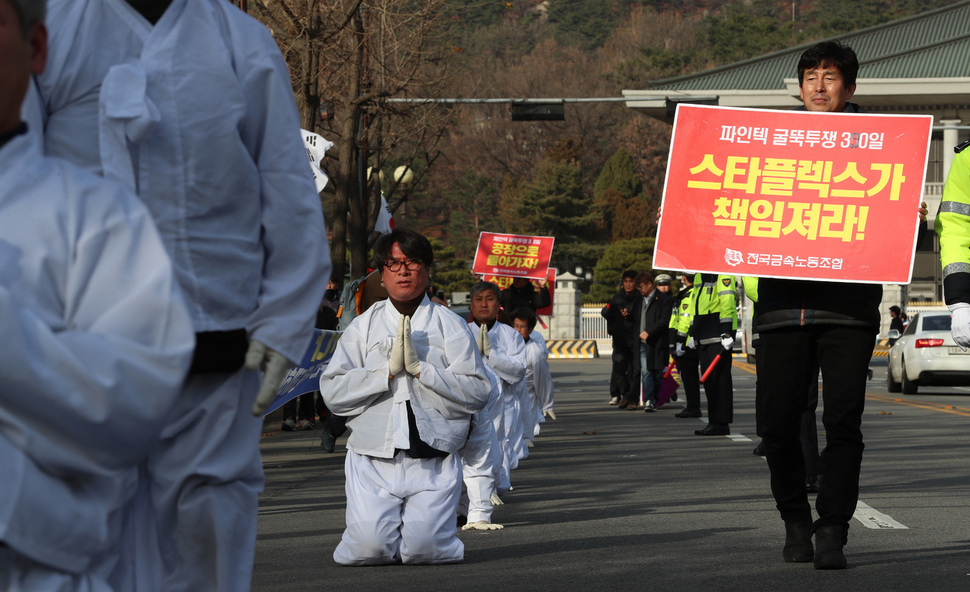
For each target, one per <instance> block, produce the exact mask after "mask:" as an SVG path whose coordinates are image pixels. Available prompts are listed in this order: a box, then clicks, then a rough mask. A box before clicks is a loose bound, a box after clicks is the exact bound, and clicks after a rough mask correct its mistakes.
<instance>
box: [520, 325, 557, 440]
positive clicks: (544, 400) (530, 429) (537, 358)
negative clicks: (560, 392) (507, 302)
mask: <svg viewBox="0 0 970 592" xmlns="http://www.w3.org/2000/svg"><path fill="white" fill-rule="evenodd" d="M537 321H538V318H537V317H536V314H535V312H534V311H532V309H528V308H520V309H517V310H515V311H513V312H512V328H514V329H515V330H516V331H518V332H519V335H521V336H522V339H523V340H524V341H525V357H526V372H525V382H526V385H527V387H528V392H529V396H528V397H526V401H528V407H529V408H530V411H529V413H528V414H524V415H523V417H525V418H528V419H529V420H530V423H529V425H526V427H525V438H526V439H527V440H529V441H530V442H531V441H534V440H535V437H536V436H538V435H539V424H541V423H543V422H544V421H545V417H546V416H547V415H550V416H552V417H553V419H555V412H554V411H553V409H552V407H553V389H552V372H550V371H549V360H548V358H549V352H548V350H546V342H545V339H543V338H542V336H541V335H540V334H539V332H538V331H536V330H535V327H536V322H537Z"/></svg>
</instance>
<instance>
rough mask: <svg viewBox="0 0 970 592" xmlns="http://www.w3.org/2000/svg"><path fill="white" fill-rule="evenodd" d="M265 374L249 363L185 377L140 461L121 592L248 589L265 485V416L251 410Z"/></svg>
mask: <svg viewBox="0 0 970 592" xmlns="http://www.w3.org/2000/svg"><path fill="white" fill-rule="evenodd" d="M259 381H260V376H259V374H258V373H256V372H254V371H251V370H245V369H242V370H239V371H237V372H235V373H232V374H197V375H190V376H189V377H188V378H186V381H185V386H184V388H183V391H182V394H181V395H180V397H179V403H178V407H177V408H176V409H175V411H174V412H173V413H172V415H171V416H170V420H169V421H168V425H167V426H166V427H165V430H164V431H163V432H162V435H161V438H160V440H159V443H158V445H157V446H156V447H155V448H154V449H153V450H152V452H151V453H150V455H149V458H148V460H147V461H146V462H145V463H143V464H142V467H141V471H142V475H141V477H142V478H141V479H140V483H139V491H138V494H137V495H136V496H135V499H134V501H133V503H132V505H131V508H130V512H129V519H128V520H127V523H126V526H125V537H126V539H127V542H128V544H126V545H122V548H123V549H125V553H126V554H125V555H123V556H122V561H121V562H120V564H119V565H120V568H121V569H120V570H119V571H118V572H117V573H116V574H115V575H114V576H113V577H112V584H113V585H114V586H115V588H117V589H118V590H119V592H120V591H122V590H137V591H138V592H142V591H143V590H144V591H149V592H151V591H153V590H158V591H163V592H175V591H179V592H182V591H184V592H198V591H200V590H206V591H207V592H240V591H246V590H249V587H250V584H251V581H252V565H253V558H254V556H255V551H256V523H257V517H258V513H259V493H260V492H261V491H262V489H263V467H262V462H261V460H260V455H259V440H260V434H261V432H262V425H263V420H262V418H259V417H253V414H252V412H251V408H252V404H253V401H254V400H255V398H256V391H257V390H258V388H259ZM131 578H134V583H132V580H131Z"/></svg>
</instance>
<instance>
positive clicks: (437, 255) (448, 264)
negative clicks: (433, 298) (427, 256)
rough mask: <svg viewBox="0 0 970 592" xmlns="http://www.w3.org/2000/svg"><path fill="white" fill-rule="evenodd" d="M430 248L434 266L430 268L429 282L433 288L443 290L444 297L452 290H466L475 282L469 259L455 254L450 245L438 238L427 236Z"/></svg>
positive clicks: (448, 295) (449, 294) (447, 296)
mask: <svg viewBox="0 0 970 592" xmlns="http://www.w3.org/2000/svg"><path fill="white" fill-rule="evenodd" d="M428 241H429V242H430V243H431V250H432V251H433V252H434V267H433V269H432V270H431V282H432V284H433V286H434V289H435V290H443V291H444V293H445V298H446V299H447V298H449V297H450V296H451V293H452V292H467V291H468V290H470V289H471V287H472V285H473V284H474V283H475V281H476V279H475V276H473V275H472V273H471V260H470V259H464V258H462V257H459V256H458V255H457V252H456V250H455V248H454V247H452V246H445V244H444V243H443V242H442V241H441V239H439V238H429V239H428Z"/></svg>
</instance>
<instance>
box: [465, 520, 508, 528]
mask: <svg viewBox="0 0 970 592" xmlns="http://www.w3.org/2000/svg"><path fill="white" fill-rule="evenodd" d="M503 528H505V527H504V526H502V525H501V524H492V523H491V522H485V521H484V520H480V521H478V522H469V523H468V524H466V525H464V526H462V527H461V529H462V530H502V529H503Z"/></svg>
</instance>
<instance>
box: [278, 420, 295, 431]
mask: <svg viewBox="0 0 970 592" xmlns="http://www.w3.org/2000/svg"><path fill="white" fill-rule="evenodd" d="M280 429H282V430H283V431H284V432H295V431H296V422H295V421H293V420H292V419H287V420H284V421H283V425H281V426H280Z"/></svg>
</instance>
